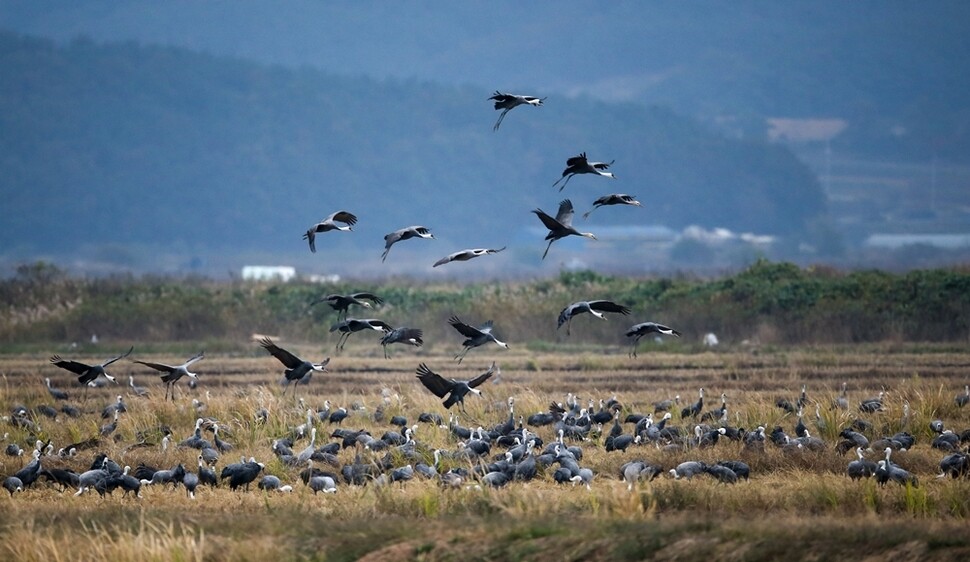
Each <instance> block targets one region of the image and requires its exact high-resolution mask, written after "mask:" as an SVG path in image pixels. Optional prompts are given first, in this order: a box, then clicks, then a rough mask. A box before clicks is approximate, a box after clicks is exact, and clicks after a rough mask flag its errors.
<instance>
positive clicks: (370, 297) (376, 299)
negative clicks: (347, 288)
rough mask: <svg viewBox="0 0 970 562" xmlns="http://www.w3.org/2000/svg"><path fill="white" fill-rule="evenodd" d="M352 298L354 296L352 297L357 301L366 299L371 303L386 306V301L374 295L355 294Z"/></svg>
mask: <svg viewBox="0 0 970 562" xmlns="http://www.w3.org/2000/svg"><path fill="white" fill-rule="evenodd" d="M350 296H352V297H354V298H355V299H358V300H359V299H366V300H369V301H371V302H373V303H374V304H384V299H382V298H381V297H379V296H377V295H375V294H374V293H354V294H352V295H350Z"/></svg>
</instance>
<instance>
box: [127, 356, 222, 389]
mask: <svg viewBox="0 0 970 562" xmlns="http://www.w3.org/2000/svg"><path fill="white" fill-rule="evenodd" d="M204 357H205V352H204V351H200V352H199V353H198V354H196V355H195V356H193V357H192V358H191V359H189V360H188V361H186V362H185V363H182V364H181V365H166V364H164V363H150V362H148V361H135V363H139V364H141V365H145V366H146V367H151V368H152V369H155V370H156V371H159V372H161V373H163V374H162V375H161V377H162V382H163V383H165V384H166V385H168V388H166V389H165V398H168V396H169V392H171V395H172V400H173V401H174V400H175V383H177V382H178V380H179V379H180V378H182V377H183V376H187V377H189V378H190V379H194V378H196V377H197V376H198V375H196V374H195V373H193V372H191V371H189V367H190V366H191V365H192V364H193V363H195V362H196V361H201V360H202V359H203V358H204Z"/></svg>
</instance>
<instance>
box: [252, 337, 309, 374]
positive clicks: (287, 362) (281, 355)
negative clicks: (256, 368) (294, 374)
mask: <svg viewBox="0 0 970 562" xmlns="http://www.w3.org/2000/svg"><path fill="white" fill-rule="evenodd" d="M259 345H261V346H263V349H265V350H266V351H268V352H269V353H270V355H272V356H273V357H275V358H277V359H279V361H280V363H282V364H283V365H284V366H286V368H287V369H295V368H297V367H299V366H300V365H302V364H303V360H302V359H300V358H299V357H297V356H296V355H293V354H292V353H290V352H289V351H287V350H285V349H283V348H281V347H279V346H277V345H276V344H275V343H273V342H272V341H271V340H270V339H269V338H263V339H262V340H260V341H259Z"/></svg>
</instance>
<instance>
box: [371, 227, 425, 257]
mask: <svg viewBox="0 0 970 562" xmlns="http://www.w3.org/2000/svg"><path fill="white" fill-rule="evenodd" d="M411 238H434V234H431V229H430V228H427V227H424V226H409V227H407V228H402V229H400V230H395V231H394V232H392V233H390V234H386V235H385V236H384V253H383V254H381V261H382V262H383V261H384V260H386V259H387V253H388V252H390V251H391V246H393V245H394V244H397V243H398V242H400V241H401V240H409V239H411Z"/></svg>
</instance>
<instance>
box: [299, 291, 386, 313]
mask: <svg viewBox="0 0 970 562" xmlns="http://www.w3.org/2000/svg"><path fill="white" fill-rule="evenodd" d="M365 301H371V302H372V303H374V304H377V305H380V304H384V299H382V298H381V297H379V296H377V295H375V294H373V293H352V294H350V295H327V296H325V297H322V298H319V299H316V300H314V301H313V302H311V303H310V306H313V305H315V304H320V303H322V302H326V303H327V304H329V305H330V308H332V309H334V310H336V311H337V320H340V316H341V315H343V317H344V319H346V318H347V310H348V309H349V308H350V305H357V306H362V307H364V308H372V306H371V303H370V302H365Z"/></svg>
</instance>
